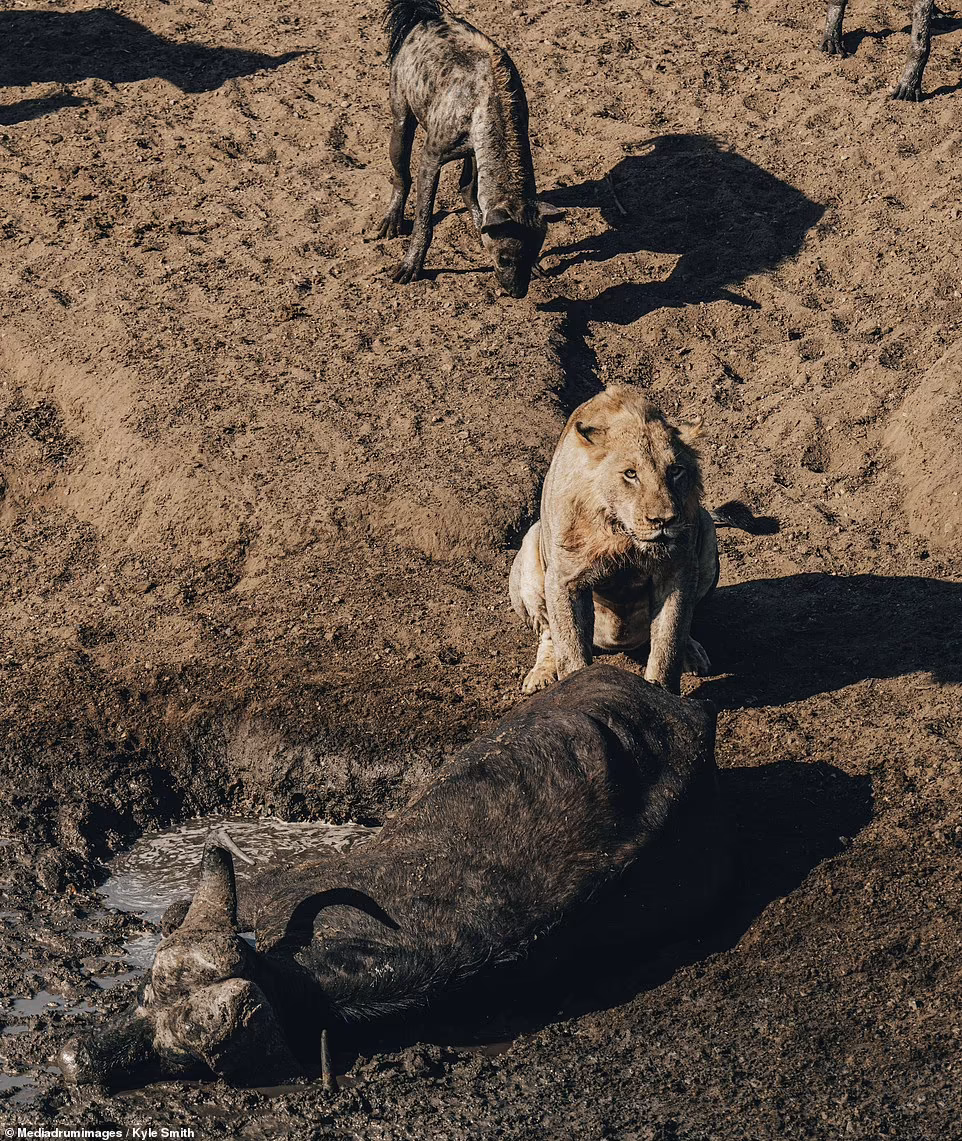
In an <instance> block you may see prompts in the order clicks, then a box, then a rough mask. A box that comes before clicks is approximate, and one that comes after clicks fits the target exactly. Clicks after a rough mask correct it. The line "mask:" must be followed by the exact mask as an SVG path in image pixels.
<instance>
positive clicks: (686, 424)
mask: <svg viewBox="0 0 962 1141" xmlns="http://www.w3.org/2000/svg"><path fill="white" fill-rule="evenodd" d="M704 423H705V417H704V416H695V417H694V418H693V419H691V420H681V421H679V423H677V424H676V425H675V426H674V427H675V431H676V432H677V433H678V438H679V439H680V440H681V442H682V443H683V444H693V443H694V442H695V441H696V440H697V439H698V437H699V436H700V435H701V429H702V425H703V424H704Z"/></svg>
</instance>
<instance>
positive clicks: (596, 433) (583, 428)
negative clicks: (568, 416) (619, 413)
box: [575, 420, 605, 446]
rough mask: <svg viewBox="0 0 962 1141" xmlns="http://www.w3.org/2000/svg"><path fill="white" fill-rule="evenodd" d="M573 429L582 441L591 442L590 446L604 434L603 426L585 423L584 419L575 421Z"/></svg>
mask: <svg viewBox="0 0 962 1141" xmlns="http://www.w3.org/2000/svg"><path fill="white" fill-rule="evenodd" d="M575 431H576V432H577V433H578V437H579V439H580V440H581V442H582V443H584V444H591V445H592V446H594V445H595V444H597V443H598V442H599V440H600V439H601V437H602V436H603V435H604V434H605V430H604V428H598V427H595V425H593V424H586V423H585V422H584V420H576V421H575Z"/></svg>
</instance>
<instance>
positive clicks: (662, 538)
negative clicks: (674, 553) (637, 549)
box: [608, 515, 685, 547]
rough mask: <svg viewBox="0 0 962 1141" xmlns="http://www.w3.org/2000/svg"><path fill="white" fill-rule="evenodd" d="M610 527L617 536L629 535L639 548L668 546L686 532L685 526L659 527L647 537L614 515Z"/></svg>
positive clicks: (609, 523)
mask: <svg viewBox="0 0 962 1141" xmlns="http://www.w3.org/2000/svg"><path fill="white" fill-rule="evenodd" d="M608 526H609V527H610V528H611V529H612V531H614V532H615V533H616V534H619V535H627V536H628V538H629V539H631V541H632V542H633V543H636V544H637V545H638V546H645V545H646V544H656V545H658V546H662V547H663V546H667V545H668V544H669V543H673V542H675V540H676V539H678V538H679V537H680V536H681V534H682V533H683V532H684V530H685V527H684V525H682V526H680V527H659V528H658V530H657V531H650V532H649V533H648V534H647V535H638V534H636V533H635V532H634V531H633V530H632V529H631V528H630V527H629V526H627V525H626V524H625V523H622V521H621V520H620V519H618V518H616V517H615V516H614V515H611V516H609V518H608Z"/></svg>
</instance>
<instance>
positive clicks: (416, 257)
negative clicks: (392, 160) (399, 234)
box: [394, 139, 444, 285]
mask: <svg viewBox="0 0 962 1141" xmlns="http://www.w3.org/2000/svg"><path fill="white" fill-rule="evenodd" d="M443 165H444V158H443V156H442V155H440V154H439V153H438V152H437V151H436V150H434V148H433V147H432V146H431V140H430V139H428V140H427V142H426V143H425V144H424V152H423V153H422V155H421V166H420V168H419V169H418V185H417V203H416V205H415V208H414V230H413V231H412V233H411V241H410V243H409V244H408V248H407V252H406V253H405V255H404V260H403V261H402V262H401V264H400V265H399V266H398V267H397V269H396V270H395V271H394V280H395V281H398V282H401V283H402V284H404V285H406V284H407V283H408V282H409V281H416V280H417V279H418V278H419V277H420V276H421V271H422V270H423V269H424V259H425V258H426V257H427V254H428V246H429V245H430V244H431V236H432V234H433V233H434V198H435V195H436V194H437V192H438V179H439V178H440V177H441V167H442V166H443Z"/></svg>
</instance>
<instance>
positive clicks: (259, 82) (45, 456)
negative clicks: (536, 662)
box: [0, 0, 962, 1141]
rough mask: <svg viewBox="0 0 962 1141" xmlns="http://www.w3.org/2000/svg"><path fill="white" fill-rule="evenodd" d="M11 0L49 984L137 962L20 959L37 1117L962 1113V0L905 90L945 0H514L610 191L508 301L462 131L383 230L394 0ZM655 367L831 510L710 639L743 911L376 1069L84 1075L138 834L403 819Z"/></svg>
mask: <svg viewBox="0 0 962 1141" xmlns="http://www.w3.org/2000/svg"><path fill="white" fill-rule="evenodd" d="M0 8H2V11H0V100H2V104H0V320H2V325H0V592H2V595H0V597H2V624H0V774H2V787H0V833H2V835H0V861H2V871H0V929H2V931H3V940H2V944H0V994H2V995H4V996H6V998H7V1000H9V999H12V998H14V997H17V996H21V997H22V996H28V995H32V994H35V993H37V992H38V991H41V990H47V991H50V992H53V993H56V994H58V995H61V996H63V1000H64V1002H66V1003H74V1004H76V1003H77V1002H81V1001H82V1000H89V1002H90V1004H91V1005H92V1007H93V1009H92V1010H91V1011H90V1012H81V1013H76V1014H66V1013H63V1011H58V1010H57V1009H55V1008H51V1009H49V1010H46V1011H45V1012H44V1013H42V1014H41V1015H40V1016H39V1017H37V1018H36V1019H34V1020H33V1021H32V1022H30V1023H29V1024H28V1025H27V1026H26V1028H24V1025H23V1023H22V1022H20V1023H17V1022H16V1020H15V1019H14V1017H13V1015H12V1013H11V1012H10V1007H9V1002H7V1003H6V1004H5V1005H4V1006H3V1007H0V1022H3V1021H7V1022H10V1023H11V1026H16V1027H17V1028H19V1029H20V1030H21V1031H22V1032H21V1033H16V1034H6V1035H4V1036H2V1037H0V1062H2V1070H3V1071H4V1072H5V1073H7V1074H8V1075H15V1074H20V1075H23V1074H31V1075H32V1076H33V1081H34V1084H33V1085H32V1086H29V1087H26V1088H25V1089H24V1088H21V1089H20V1091H19V1093H18V1094H17V1097H18V1100H17V1101H16V1102H15V1103H9V1104H7V1105H5V1106H4V1105H3V1103H2V1102H0V1125H4V1126H7V1125H10V1126H13V1125H21V1124H22V1125H30V1124H33V1125H42V1126H46V1127H48V1128H49V1127H52V1126H54V1125H60V1126H65V1125H67V1124H70V1123H73V1124H78V1123H81V1124H85V1125H88V1126H105V1125H109V1124H111V1123H113V1124H118V1125H120V1126H121V1127H127V1126H130V1125H134V1124H145V1123H151V1122H152V1123H154V1124H155V1125H158V1126H160V1125H167V1126H171V1127H173V1126H177V1125H190V1126H192V1127H193V1128H194V1129H195V1131H197V1135H198V1136H200V1137H207V1136H211V1137H215V1136H241V1137H245V1138H262V1137H265V1138H266V1137H288V1136H290V1137H299V1138H300V1137H358V1138H365V1139H367V1138H384V1139H394V1138H411V1139H421V1138H450V1139H452V1141H453V1139H460V1138H473V1137H499V1138H538V1139H541V1138H569V1137H577V1138H592V1139H595V1138H598V1139H600V1138H611V1139H615V1138H617V1139H621V1141H656V1139H657V1141H668V1139H672V1141H676V1139H677V1141H683V1139H684V1141H704V1139H708V1138H713V1139H719V1141H721V1139H725V1141H728V1139H735V1138H743V1139H751V1141H763V1139H769V1138H773V1139H774V1138H778V1139H783V1138H784V1139H792V1141H794V1139H796V1138H825V1139H829V1138H831V1139H834V1138H878V1137H891V1138H898V1139H899V1141H911V1139H916V1138H919V1139H930V1138H931V1139H933V1141H935V1139H940V1141H941V1139H945V1138H953V1137H958V1136H960V1134H962V1126H960V1125H959V1122H960V1121H962V1081H960V1077H962V1075H960V1069H962V1058H960V1046H962V1041H960V1039H962V939H960V925H962V885H960V877H959V865H960V855H962V807H960V805H962V707H960V693H962V576H960V570H959V563H958V556H959V554H960V550H962V515H960V510H959V501H958V495H959V490H958V489H959V488H960V487H962V458H960V456H962V397H960V385H962V299H960V293H962V274H960V268H959V266H960V259H959V250H960V247H962V86H960V81H962V22H960V21H959V20H958V19H952V18H948V19H945V20H943V21H942V22H941V23H940V25H939V32H940V34H938V35H937V36H936V38H935V40H934V45H933V53H932V59H931V62H930V63H929V67H928V72H927V75H926V89H927V91H928V92H929V93H930V98H928V99H926V101H924V102H923V103H921V104H919V105H908V104H893V103H891V102H889V101H887V99H886V91H887V89H888V88H889V87H890V86H891V84H892V83H893V82H894V80H895V77H896V75H897V73H898V71H899V68H900V66H901V60H902V54H903V52H904V49H905V45H906V38H907V37H906V35H905V28H906V24H907V20H908V12H907V5H903V4H890V3H877V4H867V3H866V4H856V5H855V6H854V7H853V10H852V12H851V14H850V16H849V19H848V21H847V29H848V30H847V36H846V43H847V46H848V47H849V49H850V50H851V53H852V54H851V55H850V57H849V58H847V59H845V60H837V59H833V58H829V57H826V56H823V55H821V54H820V53H819V52H818V51H817V44H818V40H819V38H820V27H821V23H822V19H823V9H822V6H821V5H820V4H816V3H815V2H814V0H806V2H804V3H803V2H802V0H780V2H779V3H773V2H769V0H713V2H711V3H709V2H706V0H687V2H686V0H651V2H647V3H639V2H637V0H591V2H590V3H589V2H587V0H582V2H575V0H531V2H530V3H527V2H524V0H498V2H495V0H465V2H464V3H463V4H462V5H461V6H460V8H459V9H458V10H459V11H461V12H462V14H464V15H466V16H467V17H469V18H470V19H472V20H473V21H474V22H475V23H476V24H478V25H479V26H480V27H482V28H484V29H485V30H487V31H488V32H489V33H490V34H491V35H493V36H494V37H495V38H496V39H498V40H499V41H500V42H501V43H502V44H504V45H505V46H507V47H508V48H509V50H510V51H511V53H512V55H513V57H514V59H515V61H516V63H517V64H518V67H519V69H520V71H521V73H522V75H523V77H524V79H525V83H526V87H527V91H528V95H529V101H530V104H531V112H532V141H533V148H534V161H535V167H536V170H537V175H538V180H539V187H540V189H541V190H542V191H543V193H544V196H545V197H546V198H547V199H548V200H549V201H550V202H552V203H555V204H556V205H558V206H562V207H564V208H565V209H566V211H567V214H566V218H565V219H564V220H563V221H562V222H560V223H557V224H556V225H554V226H553V227H552V230H551V232H550V235H549V239H548V242H547V245H546V256H545V259H544V265H545V268H546V269H547V271H548V277H547V278H546V279H544V280H540V281H536V282H535V283H534V284H533V286H532V289H531V293H530V294H529V296H528V298H527V299H526V300H524V301H511V300H508V299H499V298H497V297H495V296H494V291H493V288H492V280H491V275H490V273H489V272H488V269H487V267H486V265H485V261H484V259H483V257H482V255H481V252H480V249H479V247H478V243H477V240H476V238H475V236H474V235H473V233H472V232H471V231H470V229H469V227H468V225H467V221H466V218H465V216H464V214H463V213H462V212H461V211H460V209H459V207H460V200H459V199H458V197H457V194H456V187H455V185H454V179H455V175H454V173H453V172H451V173H449V174H448V175H447V176H446V179H445V180H444V181H443V183H442V190H441V194H440V196H439V208H440V210H441V213H442V215H443V218H442V220H441V221H440V222H439V225H438V227H437V231H436V235H435V240H434V244H433V247H432V249H431V252H430V255H429V260H428V265H429V268H430V273H429V276H428V278H427V280H424V281H421V282H419V283H416V284H415V285H412V286H410V287H399V286H395V285H394V284H392V282H391V280H390V278H389V276H388V274H387V271H388V270H389V268H390V267H391V266H392V264H393V263H394V262H396V260H397V259H398V258H399V256H400V243H399V242H397V241H394V242H390V243H387V242H380V241H376V240H372V238H371V234H372V229H373V228H375V225H376V222H377V220H378V218H379V216H380V213H381V212H382V210H383V208H384V206H385V203H386V200H387V195H388V173H389V165H388V158H387V126H388V124H387V111H386V87H387V73H386V64H385V51H384V38H383V36H382V34H381V30H380V22H379V21H380V13H379V10H378V6H377V5H376V4H370V5H369V4H334V3H330V2H329V0H315V2H314V3H312V4H308V5H298V4H291V3H288V2H287V0H269V2H268V3H266V4H258V5H252V4H242V3H239V2H238V0H216V3H205V2H202V0H171V2H170V3H167V2H165V0H156V2H154V3H148V2H145V0H119V2H118V3H116V4H114V5H113V6H112V7H111V8H109V9H107V8H91V7H87V6H84V5H83V4H81V3H77V2H74V0H66V2H62V3H57V2H56V0H51V2H50V3H48V4H46V5H45V6H43V7H39V6H36V5H29V4H26V3H16V4H11V3H10V0H3V2H2V3H0ZM614 379H618V380H625V379H627V380H632V381H635V382H637V383H639V384H641V385H643V386H644V387H645V388H646V389H647V390H648V391H649V392H650V393H651V395H652V397H653V398H654V399H655V400H656V401H658V402H660V403H661V405H662V406H663V407H664V408H665V410H666V411H668V412H672V413H686V414H687V413H700V414H702V415H704V417H705V422H706V436H705V442H704V449H703V451H704V462H705V474H706V480H705V482H706V486H707V492H708V498H709V500H710V501H711V502H713V503H721V502H723V501H725V500H728V499H733V498H738V499H742V500H744V501H746V502H747V503H748V504H750V505H751V506H752V508H754V509H755V510H756V511H758V512H759V513H761V514H765V515H770V516H774V517H776V518H777V519H778V520H779V521H780V523H781V529H780V531H779V532H778V533H777V534H774V535H768V536H749V535H744V534H738V533H733V532H726V533H725V534H724V538H723V571H722V585H721V588H720V590H719V592H718V594H717V596H716V599H715V601H714V602H713V604H712V607H711V609H710V610H709V611H707V612H706V613H705V614H704V616H703V618H702V620H701V623H700V627H699V628H700V633H699V635H698V636H699V638H700V639H701V640H702V641H703V643H704V644H705V646H706V648H707V649H708V651H709V653H710V654H711V656H712V659H713V661H714V663H715V668H716V669H717V670H718V676H716V677H713V678H711V679H707V680H705V681H702V682H696V680H695V679H688V686H687V688H688V689H689V691H694V690H697V692H699V693H700V694H702V695H703V696H707V697H711V698H712V699H713V700H714V701H715V702H716V703H717V704H718V706H719V708H720V709H721V716H720V732H719V747H718V756H719V763H720V764H721V765H722V766H723V768H724V770H725V781H726V788H727V790H728V792H729V795H730V798H731V803H732V807H733V812H734V814H735V817H736V822H737V835H738V844H739V848H740V854H741V857H742V860H741V869H742V870H741V875H740V880H739V884H738V887H737V890H736V895H735V897H734V899H733V901H732V903H731V905H730V908H729V911H728V913H726V916H725V917H724V921H723V922H721V923H720V924H719V927H718V929H717V930H714V931H710V932H706V933H705V936H704V938H703V939H702V940H701V941H700V942H693V943H690V944H689V945H687V946H683V947H678V948H674V949H670V950H669V951H666V952H664V953H663V954H662V956H661V958H660V959H658V960H656V961H655V962H654V964H647V965H644V966H638V967H635V968H629V967H623V969H621V970H620V972H614V973H612V972H611V971H610V970H609V968H608V965H607V964H605V963H594V962H584V963H581V964H578V966H577V969H575V970H574V971H573V972H572V973H571V974H570V975H569V976H568V977H567V979H566V981H565V984H564V985H563V986H561V985H560V984H558V989H557V990H552V991H551V993H550V995H549V996H548V997H547V998H546V999H545V1001H546V1002H548V1004H549V1006H548V1007H545V1009H543V1010H541V1012H540V1013H536V1014H534V1015H532V1017H531V1019H530V1025H528V1027H527V1029H526V1032H525V1033H524V1034H523V1035H522V1036H521V1037H520V1038H519V1039H518V1040H517V1041H515V1043H514V1044H513V1045H512V1046H511V1048H510V1049H508V1050H507V1051H506V1052H503V1053H498V1054H496V1053H494V1052H493V1051H488V1052H481V1053H473V1054H472V1053H464V1052H462V1051H459V1050H452V1049H449V1044H445V1043H441V1044H440V1045H433V1046H423V1045H422V1046H416V1045H411V1044H408V1046H407V1048H404V1049H401V1048H399V1049H397V1050H394V1051H393V1052H387V1053H379V1054H376V1055H374V1056H373V1057H370V1056H368V1057H366V1058H365V1057H362V1059H361V1060H360V1061H359V1062H358V1063H357V1065H356V1067H355V1069H354V1071H353V1074H354V1076H355V1077H356V1078H357V1083H356V1084H354V1085H353V1086H351V1087H350V1088H346V1089H345V1090H343V1091H342V1092H341V1093H340V1094H339V1095H338V1096H337V1097H335V1098H333V1099H325V1098H324V1096H323V1095H322V1094H321V1093H320V1092H319V1091H318V1089H317V1088H316V1087H311V1088H308V1089H300V1090H293V1091H289V1092H286V1093H284V1092H281V1093H278V1092H277V1091H274V1092H273V1093H271V1094H267V1093H256V1092H232V1091H229V1090H227V1089H225V1088H223V1087H218V1086H206V1087H183V1086H172V1087H155V1088H151V1089H148V1090H147V1091H146V1092H144V1093H141V1094H138V1095H136V1096H132V1095H131V1096H126V1097H116V1098H113V1099H107V1098H103V1097H101V1096H99V1095H96V1094H82V1095H72V1094H71V1093H70V1092H68V1091H67V1090H66V1089H64V1087H63V1086H62V1085H61V1084H60V1083H59V1082H58V1081H57V1079H56V1077H55V1075H53V1074H51V1073H49V1072H47V1071H45V1070H44V1069H43V1066H44V1065H45V1064H46V1060H47V1058H48V1056H49V1055H50V1054H51V1052H52V1051H53V1050H55V1049H56V1047H57V1045H58V1044H59V1043H60V1042H61V1041H62V1040H63V1039H64V1038H65V1037H66V1036H67V1035H68V1033H69V1032H71V1031H72V1030H76V1028H77V1027H83V1028H88V1029H89V1028H91V1027H93V1026H95V1025H96V1024H97V1020H98V1019H99V1018H101V1017H102V1016H103V1012H105V1011H107V1010H109V1009H112V1008H117V1007H119V1006H120V1005H122V1004H123V1003H124V1002H126V1001H128V1000H129V999H130V997H131V994H132V984H125V985H123V986H121V987H120V988H118V989H117V990H115V991H112V992H110V993H109V994H104V993H100V992H99V991H98V990H97V987H96V986H95V984H94V983H93V982H92V981H91V978H90V970H91V968H90V963H89V956H90V955H91V953H92V951H96V952H97V953H102V952H105V951H109V950H110V949H116V948H117V946H119V943H120V941H121V940H122V938H123V937H124V936H125V935H129V934H130V933H131V932H132V931H135V930H138V929H139V925H138V924H137V922H136V921H133V920H131V919H129V918H128V917H124V916H117V915H105V914H103V913H101V912H99V911H98V908H97V897H96V895H95V894H94V891H93V888H94V887H95V884H96V882H97V878H98V876H101V875H102V871H101V868H102V861H103V860H104V859H105V858H107V857H108V856H109V855H110V853H111V852H113V851H116V850H117V849H118V848H120V847H122V846H123V845H125V844H127V843H129V842H130V840H131V839H132V838H134V837H135V836H137V835H138V834H139V833H140V832H141V831H142V830H143V829H144V828H146V827H150V826H156V825H158V824H166V823H168V822H170V821H173V820H177V819H180V818H183V817H185V816H188V815H193V814H196V813H199V812H204V811H210V810H215V809H216V810H230V811H247V812H263V811H276V812H279V813H281V814H286V815H287V816H288V817H292V818H297V817H304V816H316V817H318V818H331V819H346V818H354V819H360V820H368V821H376V820H379V819H381V818H383V815H384V814H385V812H388V811H390V810H391V809H393V808H395V807H396V806H397V805H399V804H400V803H402V802H403V800H404V798H405V796H406V795H407V794H408V792H409V791H410V790H411V788H412V787H414V785H415V784H416V782H417V781H418V780H419V779H420V778H421V777H422V776H423V774H424V773H425V772H428V771H430V770H431V769H433V768H434V767H436V766H437V764H438V763H439V761H440V760H441V758H442V757H443V755H444V752H445V750H447V749H450V748H451V747H452V746H454V745H457V744H458V743H460V742H462V741H464V740H466V739H468V738H470V737H471V736H472V735H473V734H474V733H476V732H477V730H478V728H479V726H482V725H484V724H486V723H488V722H489V721H490V720H491V718H493V717H494V716H495V715H496V714H499V713H500V712H502V711H503V710H504V709H506V708H508V707H510V706H511V705H512V704H513V703H514V702H515V701H517V700H518V685H519V682H520V679H521V677H522V676H523V674H524V672H525V670H526V668H527V667H528V666H529V665H530V662H531V658H532V651H533V645H532V641H531V638H530V637H529V636H528V634H527V633H526V632H525V631H524V630H522V629H521V627H520V625H519V623H518V621H517V620H516V619H515V618H514V616H513V615H512V613H511V612H510V608H509V606H508V602H507V596H506V577H507V568H508V565H509V562H510V558H511V550H512V547H513V545H516V543H517V541H518V536H519V534H520V533H521V531H522V529H523V528H524V526H525V525H526V524H527V522H528V521H529V520H530V519H531V517H532V513H533V512H534V511H535V510H536V505H537V497H538V491H539V481H540V478H541V476H542V475H543V472H544V469H545V466H546V463H547V460H548V457H549V456H550V452H551V449H552V447H553V444H554V441H555V439H556V438H557V434H558V432H559V430H560V427H561V425H562V423H563V421H564V418H565V416H566V415H567V414H568V412H570V410H571V409H572V408H573V407H574V405H575V404H576V403H577V402H578V401H580V400H581V399H583V398H585V397H586V396H588V395H590V394H592V393H593V392H595V391H597V390H598V389H599V387H600V386H602V385H603V384H605V383H606V382H607V381H609V380H614ZM636 668H637V667H636ZM85 933H86V934H85ZM553 985H554V984H553ZM412 1035H413V1037H414V1038H415V1039H416V1037H417V1030H416V1029H415V1030H412ZM7 1084H12V1083H9V1082H8V1083H7ZM8 1092H9V1091H8Z"/></svg>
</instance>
